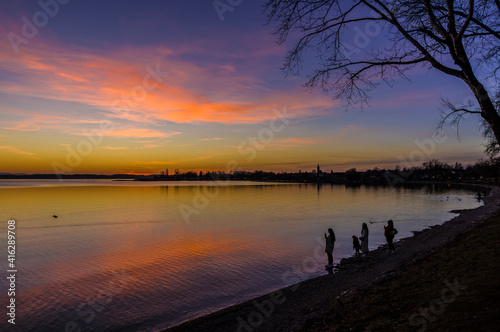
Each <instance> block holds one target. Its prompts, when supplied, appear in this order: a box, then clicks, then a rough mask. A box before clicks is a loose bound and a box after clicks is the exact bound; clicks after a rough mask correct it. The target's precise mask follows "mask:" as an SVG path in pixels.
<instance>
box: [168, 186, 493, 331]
mask: <svg viewBox="0 0 500 332" xmlns="http://www.w3.org/2000/svg"><path fill="white" fill-rule="evenodd" d="M491 189H492V190H491V193H490V194H489V195H488V196H487V197H486V198H484V205H483V206H481V207H479V208H476V209H473V210H464V211H460V214H459V215H458V216H457V217H455V218H453V219H452V220H449V221H447V222H445V223H444V224H442V225H440V226H433V227H431V228H427V229H425V230H423V231H421V232H417V233H415V235H414V236H412V237H409V238H405V239H399V241H398V242H396V252H395V253H389V252H388V250H387V248H386V247H385V246H382V247H380V248H378V249H377V250H374V251H372V252H370V253H369V254H368V255H367V256H363V257H361V258H354V257H351V258H347V259H343V260H342V261H341V262H340V264H339V265H338V269H337V271H336V272H335V273H333V274H327V275H324V276H321V277H317V278H313V279H309V280H306V281H303V282H300V283H298V284H295V285H292V286H289V287H287V288H283V289H280V290H277V291H275V292H272V293H269V294H266V295H263V296H260V297H258V298H256V299H252V300H250V301H246V302H244V303H241V304H238V305H234V306H231V307H228V308H225V309H222V310H219V311H217V312H214V313H211V314H208V315H205V316H202V317H199V318H197V319H194V320H191V321H188V322H185V323H182V324H180V325H177V326H174V327H171V328H169V329H166V330H164V331H169V332H173V331H246V332H249V331H389V330H390V331H402V330H410V331H418V330H420V331H423V330H427V331H429V330H439V331H444V330H456V328H458V329H461V328H463V329H462V330H470V328H471V326H472V327H474V328H473V329H475V327H478V326H482V328H481V330H482V331H489V330H492V331H493V330H496V328H497V326H498V318H496V319H493V318H492V317H498V314H499V309H498V304H496V303H497V302H498V300H497V299H498V298H499V297H498V289H499V287H498V286H499V282H498V281H497V279H498V278H497V275H498V272H499V271H500V270H499V267H498V263H497V262H496V261H497V260H498V259H495V258H496V257H498V254H499V253H498V250H499V246H498V245H497V243H498V237H496V235H498V234H500V229H499V227H498V226H497V225H499V224H500V223H499V222H500V188H498V187H491ZM396 228H397V225H396ZM483 235H484V236H486V237H487V238H488V239H489V240H486V238H485V239H483V238H482V237H483ZM396 240H398V239H397V237H396ZM325 259H326V258H325ZM478 273H482V274H480V275H479V276H478V275H477V274H478ZM495 294H496V295H495ZM469 306H470V307H469ZM453 308H455V310H453ZM469 316H470V317H469ZM465 317H467V320H465ZM460 318H462V320H461V319H460ZM453 324H455V328H451V329H450V327H452V326H453ZM467 324H471V325H470V326H469V327H466V325H467ZM481 324H483V325H481ZM443 328H444V330H443Z"/></svg>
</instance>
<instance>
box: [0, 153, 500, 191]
mask: <svg viewBox="0 0 500 332" xmlns="http://www.w3.org/2000/svg"><path fill="white" fill-rule="evenodd" d="M0 179H59V180H64V179H68V180H70V179H87V180H92V179H96V180H97V179H110V180H135V181H217V182H225V181H260V182H299V183H332V184H345V185H350V186H358V185H390V186H393V185H401V184H404V183H412V182H463V183H483V184H484V183H486V184H500V157H499V158H494V159H490V160H486V161H485V160H480V161H478V162H477V163H476V164H474V165H469V166H467V167H464V166H463V165H462V164H460V163H456V164H455V165H448V164H447V163H443V162H440V161H439V160H436V159H434V160H431V161H428V162H425V163H423V164H422V166H419V167H410V168H407V167H404V168H402V167H400V166H397V167H396V168H395V169H379V168H377V167H375V168H374V169H369V170H367V171H357V170H356V169H355V168H352V169H349V170H347V171H345V172H333V171H322V170H321V169H320V166H319V165H318V167H317V168H316V169H315V170H313V171H311V172H302V171H299V172H295V173H292V172H267V171H258V170H256V171H253V172H251V171H239V170H232V171H226V172H223V171H212V172H205V173H204V172H202V171H200V172H194V171H187V172H180V171H179V170H178V169H175V170H174V172H173V174H170V173H169V171H168V169H167V170H166V171H162V172H161V174H157V175H155V174H152V175H137V174H113V175H102V174H11V173H0Z"/></svg>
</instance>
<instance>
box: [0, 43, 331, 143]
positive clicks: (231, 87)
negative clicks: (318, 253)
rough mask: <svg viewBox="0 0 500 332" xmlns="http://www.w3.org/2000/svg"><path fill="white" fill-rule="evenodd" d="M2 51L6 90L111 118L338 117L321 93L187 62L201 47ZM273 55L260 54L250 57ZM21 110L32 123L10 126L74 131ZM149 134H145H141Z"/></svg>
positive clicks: (50, 46) (0, 86) (224, 66)
mask: <svg viewBox="0 0 500 332" xmlns="http://www.w3.org/2000/svg"><path fill="white" fill-rule="evenodd" d="M2 45H3V46H2ZM2 45H0V70H4V71H6V73H7V75H4V76H3V77H4V78H3V79H0V92H3V93H4V94H10V95H19V96H23V97H32V98H43V99H44V100H51V101H53V102H76V103H80V104H83V105H88V106H89V107H93V108H97V109H101V110H104V111H106V112H107V113H106V114H107V115H106V118H124V117H125V118H126V119H127V120H129V121H132V122H134V123H140V124H143V125H154V123H157V122H158V120H165V121H169V122H172V123H203V122H217V123H225V124H233V123H258V122H261V121H266V120H270V119H272V118H273V117H274V116H275V115H274V114H273V112H272V109H273V108H274V107H277V106H285V105H286V106H288V108H289V109H290V110H292V111H293V112H294V114H295V115H296V116H312V115H317V114H318V112H319V113H321V112H327V111H331V109H332V106H333V104H332V102H331V100H329V99H328V98H318V96H317V95H313V94H306V93H294V92H293V91H280V90H279V89H274V90H272V89H270V88H269V87H268V86H267V82H266V81H265V79H263V78H262V77H261V78H259V77H258V76H256V75H254V74H253V73H252V72H251V71H249V69H248V68H242V67H241V66H240V67H236V66H235V65H234V64H232V63H225V62H224V61H223V60H221V61H220V62H213V63H211V64H210V65H209V66H207V65H201V64H200V63H197V62H195V61H187V60H185V59H184V57H183V55H185V54H193V53H196V52H201V50H206V49H205V48H204V47H201V48H199V49H198V46H196V45H195V46H193V47H191V48H190V47H189V46H184V49H180V50H176V51H174V50H172V49H169V48H167V47H163V46H150V47H144V46H141V47H131V46H129V47H120V48H115V49H111V50H109V49H108V50H96V49H88V48H84V47H77V46H68V45H60V44H56V43H53V42H52V43H51V42H48V41H42V40H41V39H37V40H33V41H32V42H30V47H29V48H26V50H25V51H24V52H22V53H20V54H18V55H17V56H14V54H13V52H12V51H11V50H9V49H8V45H5V44H2ZM261 51H262V50H261ZM273 52H274V51H273ZM267 55H268V54H267V53H266V52H260V51H257V52H254V54H249V55H248V56H249V57H262V56H267ZM241 56H242V55H241ZM148 66H149V67H148ZM147 67H148V68H149V69H146V68H147ZM158 71H159V72H163V73H168V77H159V80H160V81H161V82H157V81H155V79H154V78H152V77H151V76H148V75H151V73H152V72H158ZM145 78H146V79H145ZM144 82H147V83H146V84H148V87H151V89H150V90H149V91H147V90H144V86H145V85H144V84H145V83H144ZM145 91H146V93H144V92H145ZM301 92H302V91H301ZM19 112H24V115H25V116H26V119H25V120H24V121H23V122H20V123H17V124H16V125H13V126H8V127H4V128H8V129H11V130H20V131H22V130H25V131H28V130H38V129H40V127H42V126H44V125H47V124H48V121H49V120H50V119H49V118H50V117H53V120H54V122H57V123H59V124H60V125H61V126H63V125H65V126H66V127H67V126H68V125H69V124H68V122H67V121H62V119H61V118H58V115H59V116H60V115H61V114H60V113H59V114H55V113H46V114H45V118H44V119H43V120H45V122H42V121H36V122H34V121H33V119H34V117H35V114H26V111H25V110H24V111H23V110H19ZM28 113H29V112H28ZM102 114H105V113H102ZM102 114H101V116H103V115H102ZM77 116H79V117H80V116H81V115H77ZM99 120H100V119H99V118H98V117H96V116H95V115H94V116H92V115H91V116H90V118H85V117H83V118H80V119H77V120H76V121H75V122H76V124H78V123H79V124H91V123H96V122H98V121H99ZM33 123H37V125H33ZM53 127H54V126H53ZM141 133H142V132H141V131H138V132H137V135H141Z"/></svg>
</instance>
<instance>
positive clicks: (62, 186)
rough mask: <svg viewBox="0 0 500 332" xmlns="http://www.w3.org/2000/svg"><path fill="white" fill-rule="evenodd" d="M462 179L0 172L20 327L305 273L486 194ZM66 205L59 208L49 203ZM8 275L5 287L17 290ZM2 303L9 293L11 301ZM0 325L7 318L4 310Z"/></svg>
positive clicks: (116, 314) (151, 311)
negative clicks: (460, 184)
mask: <svg viewBox="0 0 500 332" xmlns="http://www.w3.org/2000/svg"><path fill="white" fill-rule="evenodd" d="M474 194H475V193H474V192H472V191H468V190H465V189H460V188H453V187H437V186H422V187H418V188H391V187H365V186H361V187H345V186H343V185H321V186H317V185H316V184H291V183H256V182H231V183H226V184H219V185H217V184H216V183H214V182H137V181H134V182H133V181H110V180H93V181H88V180H65V181H62V182H59V181H57V180H0V200H1V206H2V208H1V211H0V221H1V225H2V227H1V237H0V239H1V242H2V248H3V249H2V250H3V251H4V254H3V255H2V257H3V259H2V263H1V267H2V270H3V271H4V277H3V280H5V278H6V277H7V276H8V273H7V272H5V271H7V270H8V269H9V268H8V266H7V263H8V262H7V245H6V240H7V226H8V220H15V221H16V229H15V232H16V261H15V264H16V265H15V268H16V269H17V273H16V296H15V299H16V302H15V303H16V328H18V330H22V331H28V330H36V331H65V330H67V331H72V330H74V331H78V329H81V331H103V330H106V331H155V330H158V329H160V328H165V327H168V326H171V325H173V324H176V323H179V322H182V321H185V320H188V319H191V318H194V317H197V316H199V315H202V314H204V313H208V312H211V311H214V310H217V309H220V308H223V307H226V306H229V305H232V304H236V303H239V302H242V301H245V300H248V299H251V298H252V297H255V296H258V295H262V294H264V293H267V292H269V291H271V290H275V289H278V288H282V287H284V286H287V285H290V284H293V283H295V282H297V281H299V280H304V279H307V278H312V277H315V276H319V275H323V274H326V273H327V272H326V271H325V269H324V265H325V264H326V263H327V258H326V254H325V253H324V238H323V234H324V233H325V232H326V231H327V229H328V228H329V227H331V228H333V230H334V231H335V234H336V237H337V241H336V243H335V251H334V261H335V263H338V262H339V261H340V259H341V258H343V257H348V256H352V255H353V250H352V238H351V237H352V235H357V236H359V235H360V231H361V224H362V223H364V222H366V223H367V224H368V227H369V230H370V242H369V243H370V249H375V248H377V247H378V246H380V245H381V244H383V243H385V239H384V237H383V225H384V223H385V222H386V221H387V220H388V219H393V220H394V224H395V227H396V228H397V229H398V231H399V234H398V235H397V236H396V240H397V239H401V238H403V237H408V236H411V235H412V233H411V231H418V230H421V229H424V228H426V227H428V226H431V225H436V224H441V223H443V222H444V221H446V220H449V219H451V218H452V217H453V216H454V214H452V213H450V212H449V211H450V210H454V209H470V208H475V207H477V206H479V205H480V204H481V203H478V202H477V200H476V199H475V197H474ZM53 216H57V218H55V217H53ZM8 288H9V286H8V283H6V282H3V283H2V284H1V289H0V294H1V295H0V298H1V299H2V303H4V304H5V303H8V301H9V299H8V297H7V292H8ZM4 310H6V309H5V306H4ZM3 316H4V319H2V321H1V322H0V330H3V331H6V328H12V326H11V325H10V324H8V323H7V318H8V316H7V318H6V315H5V313H3Z"/></svg>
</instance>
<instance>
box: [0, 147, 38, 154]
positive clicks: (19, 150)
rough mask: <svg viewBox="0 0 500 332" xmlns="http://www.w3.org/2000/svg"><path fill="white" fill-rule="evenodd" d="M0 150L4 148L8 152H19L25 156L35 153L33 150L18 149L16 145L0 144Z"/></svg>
mask: <svg viewBox="0 0 500 332" xmlns="http://www.w3.org/2000/svg"><path fill="white" fill-rule="evenodd" d="M0 150H5V151H7V152H10V153H15V154H21V155H25V156H34V155H35V154H34V153H33V152H29V151H24V150H21V149H19V148H18V147H17V146H12V145H4V146H0Z"/></svg>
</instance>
